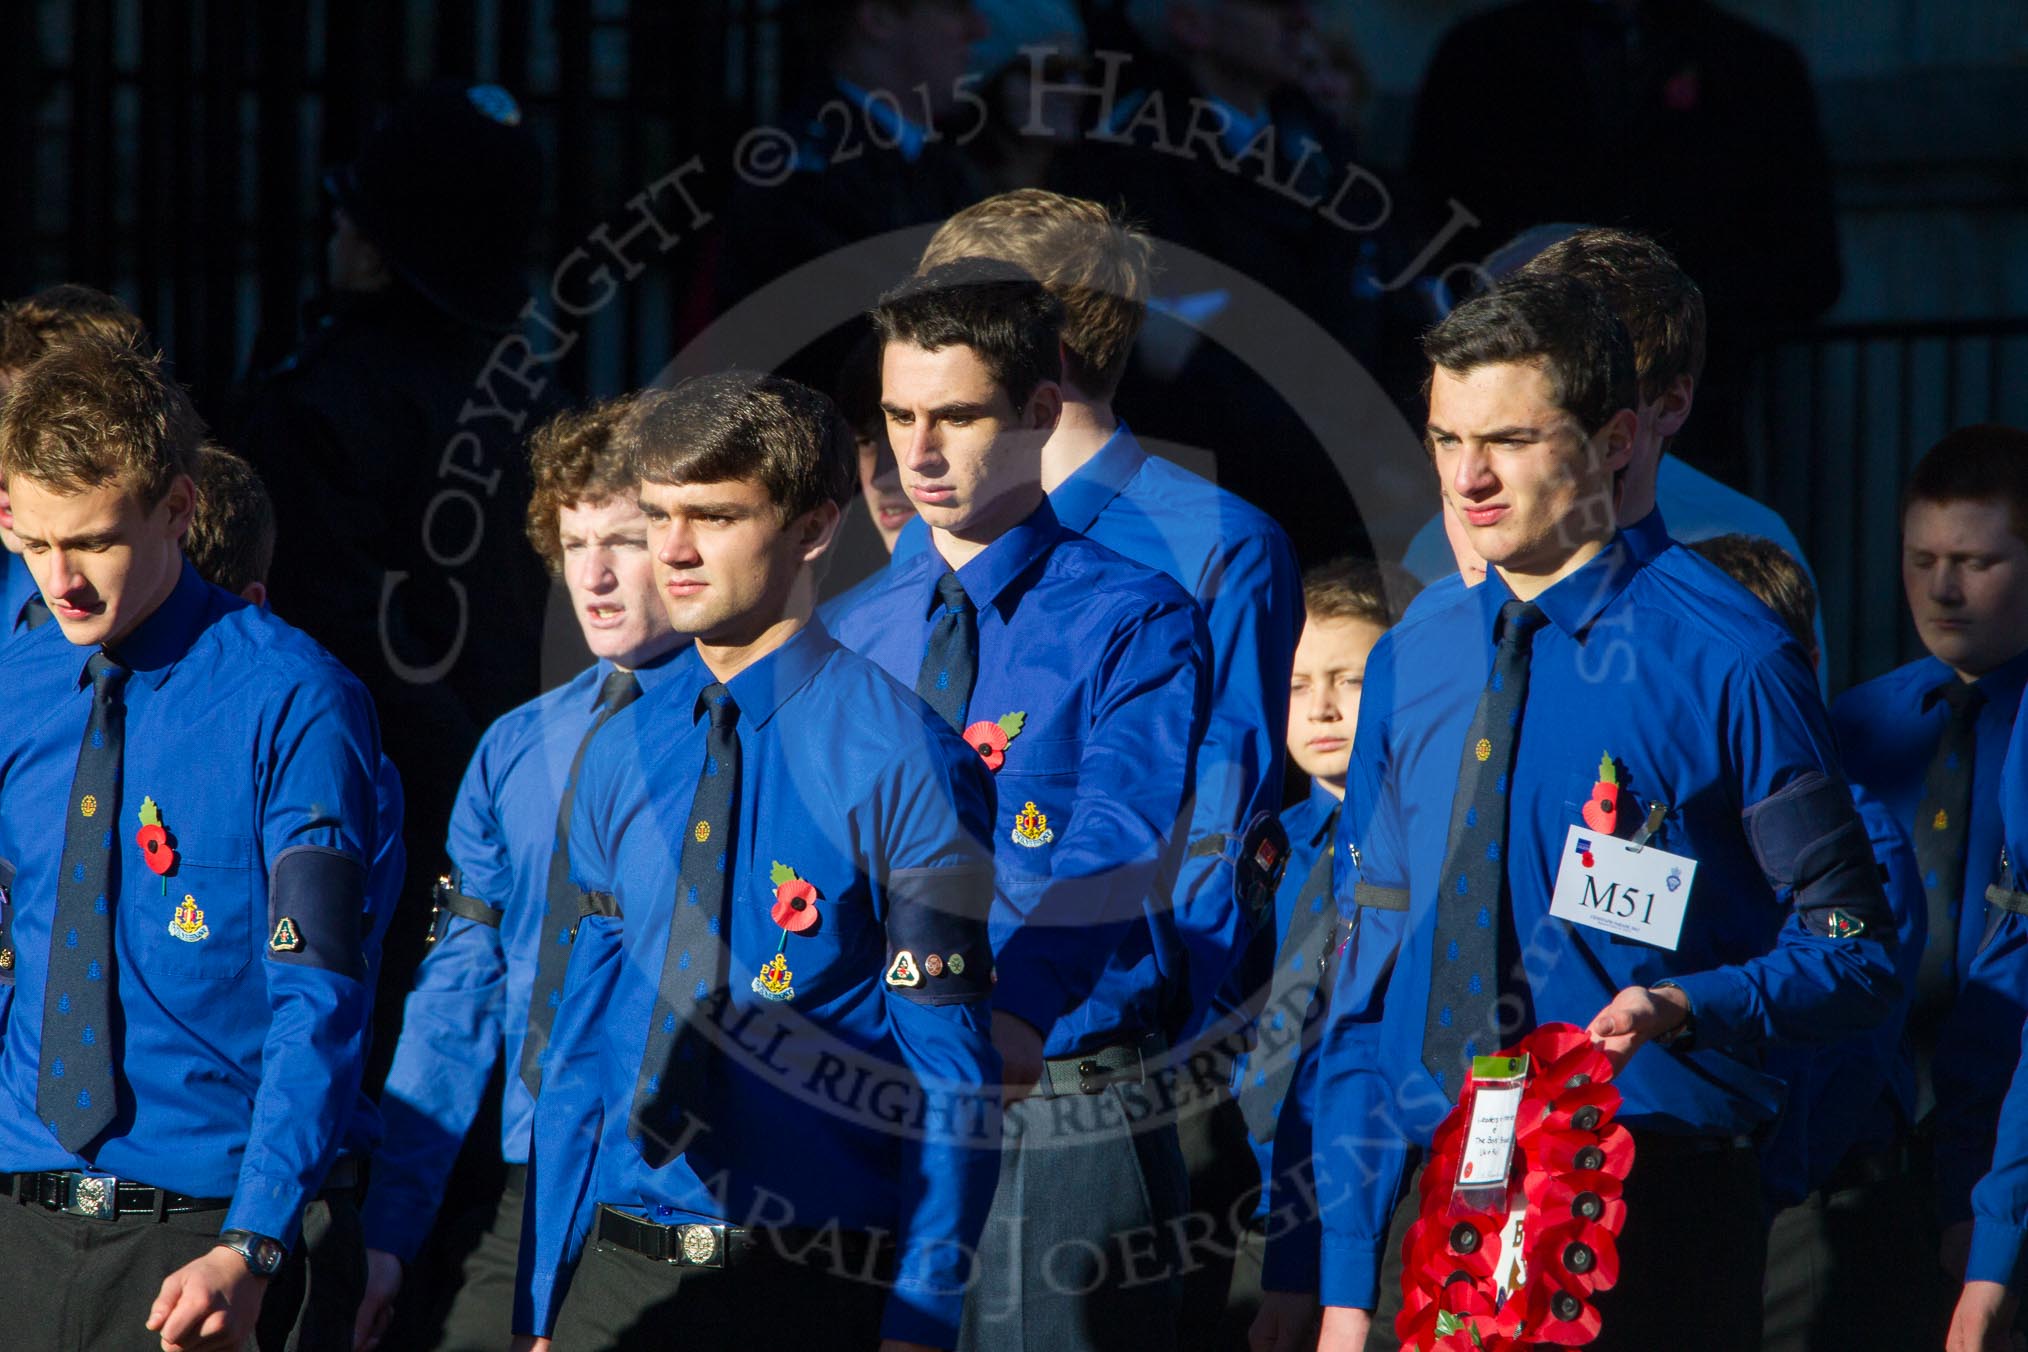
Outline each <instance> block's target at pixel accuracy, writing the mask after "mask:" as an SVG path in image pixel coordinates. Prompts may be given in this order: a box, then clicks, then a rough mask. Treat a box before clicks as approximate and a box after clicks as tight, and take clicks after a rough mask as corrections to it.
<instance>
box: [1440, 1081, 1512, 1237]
mask: <svg viewBox="0 0 2028 1352" xmlns="http://www.w3.org/2000/svg"><path fill="white" fill-rule="evenodd" d="M1527 1084H1528V1058H1527V1057H1525V1056H1477V1057H1474V1058H1472V1119H1471V1121H1470V1122H1468V1123H1466V1125H1465V1140H1464V1146H1463V1148H1462V1149H1461V1150H1459V1152H1458V1177H1457V1181H1456V1183H1455V1184H1454V1190H1453V1193H1452V1201H1453V1204H1454V1206H1455V1205H1462V1206H1464V1207H1465V1208H1467V1209H1470V1210H1473V1211H1491V1212H1494V1213H1505V1211H1506V1210H1507V1171H1508V1169H1509V1168H1511V1167H1512V1165H1513V1162H1514V1123H1515V1120H1516V1119H1517V1118H1518V1117H1519V1116H1520V1113H1521V1093H1522V1090H1523V1089H1525V1088H1526V1087H1527Z"/></svg>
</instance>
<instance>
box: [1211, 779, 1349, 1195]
mask: <svg viewBox="0 0 2028 1352" xmlns="http://www.w3.org/2000/svg"><path fill="white" fill-rule="evenodd" d="M1337 809H1338V799H1337V797H1336V796H1335V795H1333V794H1332V793H1331V791H1330V790H1329V789H1327V788H1325V787H1324V786H1323V785H1322V784H1319V783H1317V782H1316V781H1315V780H1311V781H1310V796H1309V797H1307V798H1305V799H1304V800H1303V801H1302V802H1300V803H1297V804H1296V805H1295V806H1294V807H1292V808H1290V809H1288V810H1287V811H1286V812H1284V813H1282V829H1283V830H1284V831H1286V832H1288V836H1289V863H1288V868H1287V870H1286V871H1285V872H1284V873H1283V874H1282V881H1281V886H1279V887H1277V888H1276V889H1275V914H1274V934H1273V936H1272V938H1273V942H1274V949H1273V951H1274V953H1275V954H1277V955H1279V954H1280V953H1281V946H1282V941H1283V940H1284V939H1286V938H1287V937H1288V933H1289V923H1290V921H1292V920H1293V919H1294V918H1295V914H1296V901H1297V898H1298V897H1299V896H1300V894H1301V893H1302V890H1303V884H1304V883H1306V882H1307V881H1309V877H1310V870H1311V869H1312V868H1314V867H1315V866H1316V863H1317V857H1318V856H1319V855H1320V854H1322V853H1323V852H1324V851H1326V850H1331V849H1335V848H1336V844H1335V842H1334V841H1333V840H1332V839H1331V835H1330V833H1329V832H1328V831H1327V830H1326V829H1325V828H1326V827H1327V826H1329V825H1330V822H1331V814H1332V813H1333V812H1335V811H1337ZM1304 904H1305V905H1306V906H1308V907H1309V908H1310V909H1311V910H1312V911H1314V912H1320V913H1321V912H1322V911H1323V909H1324V908H1325V907H1326V906H1330V907H1331V908H1332V916H1331V921H1330V924H1329V925H1328V927H1327V934H1326V935H1325V936H1320V942H1322V943H1333V944H1335V943H1336V942H1337V941H1338V928H1339V927H1338V923H1337V914H1336V911H1337V908H1336V905H1335V904H1334V902H1333V900H1332V896H1331V889H1330V888H1329V887H1328V886H1327V887H1325V888H1324V889H1323V890H1322V891H1320V892H1318V893H1317V895H1315V896H1313V897H1311V898H1310V899H1309V900H1308V901H1307V902H1305V903H1304ZM1262 937H1263V939H1266V938H1267V937H1269V936H1265V935H1264V936H1262ZM1317 956H1318V955H1317V954H1316V953H1314V952H1308V953H1293V954H1289V955H1288V956H1287V958H1286V961H1288V962H1291V963H1294V964H1295V965H1296V966H1298V967H1303V968H1307V969H1308V974H1309V976H1310V979H1311V982H1312V984H1311V985H1310V987H1309V991H1308V992H1305V991H1301V990H1299V991H1297V992H1296V994H1297V995H1298V996H1300V997H1301V1001H1300V1008H1293V1009H1264V1010H1262V1011H1261V1016H1260V1022H1259V1026H1258V1028H1257V1029H1256V1032H1255V1045H1254V1048H1253V1049H1252V1050H1249V1051H1246V1052H1242V1053H1241V1054H1240V1055H1239V1057H1238V1058H1237V1059H1236V1060H1235V1061H1234V1062H1233V1064H1232V1092H1233V1093H1235V1094H1239V1093H1242V1092H1244V1091H1245V1089H1246V1087H1247V1081H1248V1079H1249V1078H1256V1079H1258V1080H1259V1082H1260V1083H1262V1084H1265V1083H1266V1072H1265V1071H1257V1070H1255V1069H1254V1066H1253V1063H1254V1062H1256V1061H1257V1060H1259V1059H1260V1054H1261V1049H1262V1048H1268V1049H1270V1050H1273V1049H1282V1048H1286V1047H1287V1044H1288V1043H1290V1042H1291V1041H1294V1040H1295V1039H1296V1038H1298V1037H1299V1036H1300V1035H1301V1034H1302V1032H1303V1031H1304V1029H1305V1027H1306V1024H1309V1021H1307V1020H1305V1018H1304V1014H1305V1012H1306V1011H1307V1010H1308V1008H1309V1003H1310V1002H1309V993H1310V992H1314V991H1315V989H1316V987H1315V984H1314V982H1315V980H1316V974H1317ZM1311 1026H1313V1025H1311ZM1283 1054H1287V1053H1286V1052H1283ZM1291 1085H1292V1087H1293V1081H1291ZM1281 1108H1282V1105H1281V1104H1279V1103H1277V1104H1276V1105H1275V1112H1276V1114H1277V1115H1279V1114H1280V1112H1281ZM1247 1143H1248V1144H1249V1145H1251V1146H1252V1147H1253V1153H1254V1158H1255V1159H1256V1160H1258V1161H1259V1163H1260V1177H1261V1193H1260V1205H1259V1206H1258V1207H1256V1208H1255V1210H1254V1215H1255V1216H1256V1217H1260V1216H1265V1215H1266V1214H1267V1212H1268V1200H1269V1197H1270V1193H1271V1189H1270V1186H1269V1185H1270V1184H1271V1182H1272V1180H1273V1177H1274V1140H1273V1139H1272V1138H1270V1139H1268V1140H1265V1141H1262V1140H1258V1139H1256V1138H1255V1137H1254V1135H1253V1134H1252V1132H1248V1133H1247Z"/></svg>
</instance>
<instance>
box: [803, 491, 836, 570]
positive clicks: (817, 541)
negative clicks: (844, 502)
mask: <svg viewBox="0 0 2028 1352" xmlns="http://www.w3.org/2000/svg"><path fill="white" fill-rule="evenodd" d="M843 518H844V513H843V512H841V511H840V510H839V508H838V504H837V503H835V502H830V501H825V502H820V503H818V504H817V505H816V506H815V507H812V508H811V509H810V510H809V511H807V512H804V513H803V514H802V515H801V516H800V517H798V518H796V523H795V525H793V526H792V527H790V529H792V530H794V531H795V532H796V548H797V550H798V551H799V552H800V553H801V554H802V556H803V562H804V563H806V564H808V563H815V562H816V561H817V560H818V559H820V558H822V557H824V555H825V554H827V553H829V552H830V550H831V544H832V542H833V541H834V540H836V539H837V538H838V523H839V521H841V520H842V519H843Z"/></svg>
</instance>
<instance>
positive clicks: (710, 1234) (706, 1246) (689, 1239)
mask: <svg viewBox="0 0 2028 1352" xmlns="http://www.w3.org/2000/svg"><path fill="white" fill-rule="evenodd" d="M676 1250H677V1253H678V1255H679V1257H678V1260H677V1261H678V1262H680V1263H682V1264H683V1266H685V1267H710V1268H722V1267H724V1266H725V1247H724V1245H722V1244H720V1243H719V1239H718V1227H717V1226H715V1225H694V1224H693V1225H679V1226H677V1227H676Z"/></svg>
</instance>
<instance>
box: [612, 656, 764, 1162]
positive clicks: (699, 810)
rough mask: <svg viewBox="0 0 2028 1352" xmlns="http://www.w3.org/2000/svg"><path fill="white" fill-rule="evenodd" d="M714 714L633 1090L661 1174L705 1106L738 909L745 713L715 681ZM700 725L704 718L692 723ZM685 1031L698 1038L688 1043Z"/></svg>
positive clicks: (635, 1125) (700, 704) (642, 1139)
mask: <svg viewBox="0 0 2028 1352" xmlns="http://www.w3.org/2000/svg"><path fill="white" fill-rule="evenodd" d="M706 711H708V712H709V713H710V715H711V731H710V732H709V733H707V734H706V736H705V739H704V766H703V768H702V769H701V770H700V771H699V772H698V775H697V795H696V797H695V798H694V799H693V800H692V801H691V806H690V816H689V818H688V819H687V820H686V822H685V823H684V830H683V861H682V865H681V869H680V871H679V872H678V874H677V880H676V909H675V910H674V912H673V913H671V915H670V918H669V948H668V951H667V952H665V953H664V954H663V956H662V983H661V986H660V988H659V989H658V990H657V992H656V995H655V1011H654V1013H653V1015H651V1016H650V1021H649V1025H648V1045H647V1050H646V1051H645V1052H644V1053H643V1055H642V1057H641V1071H640V1075H639V1077H638V1079H637V1081H636V1084H635V1087H634V1115H633V1120H632V1121H631V1122H630V1123H629V1124H628V1131H629V1134H630V1135H632V1136H633V1138H634V1142H635V1144H636V1145H638V1146H639V1147H640V1151H641V1157H642V1158H643V1159H645V1160H647V1161H648V1163H649V1164H650V1165H651V1166H653V1167H655V1168H660V1167H661V1166H662V1165H664V1164H666V1163H668V1161H669V1159H670V1158H671V1157H672V1155H673V1149H672V1146H673V1143H674V1142H675V1141H676V1140H678V1139H679V1136H678V1128H679V1126H680V1125H681V1119H682V1115H683V1113H684V1112H685V1110H692V1111H694V1110H696V1109H698V1108H700V1107H702V1106H703V1098H704V1092H705V1085H706V1073H707V1069H708V1067H709V1066H710V1065H711V1064H712V1063H713V1062H714V1061H715V1060H716V1059H717V1058H715V1057H711V1056H709V1055H708V1046H709V1043H708V1039H706V1038H704V1037H702V1036H699V1035H698V1034H697V1033H696V1031H695V1030H694V1025H697V1024H701V1023H702V1022H703V1021H704V1020H705V1019H706V1018H708V1017H709V1013H710V1007H711V1005H712V1003H713V1002H714V1001H720V1000H723V999H724V998H725V990H726V970H727V956H728V953H727V947H728V945H729V944H730V943H731V942H732V934H731V923H732V916H731V910H730V907H731V902H732V873H733V864H734V848H735V835H734V833H735V832H736V831H737V829H738V817H739V737H738V734H737V732H736V731H735V728H736V726H737V724H738V723H739V706H738V705H737V704H735V703H733V700H732V693H731V692H730V691H728V690H727V689H726V688H725V687H724V686H723V685H720V684H718V683H716V682H714V683H713V684H711V685H707V686H705V687H704V691H703V693H702V694H700V695H698V697H697V711H696V712H697V713H703V712H706ZM692 716H693V717H695V716H696V715H695V714H693V715H692ZM686 1030H690V1031H688V1032H687V1034H686Z"/></svg>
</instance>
